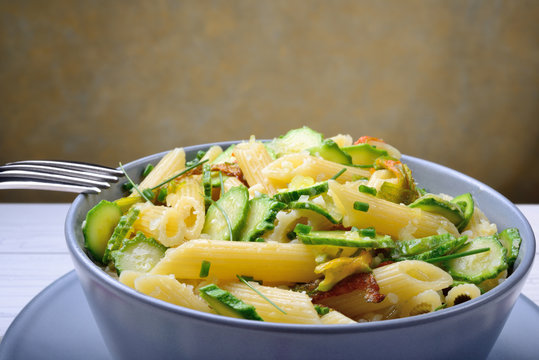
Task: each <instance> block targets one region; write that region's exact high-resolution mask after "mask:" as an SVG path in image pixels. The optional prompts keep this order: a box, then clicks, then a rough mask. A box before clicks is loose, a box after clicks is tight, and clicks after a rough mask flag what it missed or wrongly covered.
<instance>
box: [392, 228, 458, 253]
mask: <svg viewBox="0 0 539 360" xmlns="http://www.w3.org/2000/svg"><path fill="white" fill-rule="evenodd" d="M453 239H455V237H454V236H453V235H451V234H449V233H446V234H440V235H432V236H427V237H422V238H419V239H410V240H400V241H398V242H397V246H396V248H395V253H398V256H413V255H418V254H421V253H423V252H426V251H430V250H432V249H434V248H436V247H438V246H440V245H441V244H443V243H446V242H448V241H451V240H453Z"/></svg>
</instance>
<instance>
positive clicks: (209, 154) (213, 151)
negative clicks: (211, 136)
mask: <svg viewBox="0 0 539 360" xmlns="http://www.w3.org/2000/svg"><path fill="white" fill-rule="evenodd" d="M222 152H223V148H222V147H220V146H219V145H214V146H212V147H210V148H209V149H208V151H206V153H205V154H204V156H203V157H202V158H201V159H200V161H204V160H208V161H209V162H212V161H213V160H215V159H216V158H217V157H218V156H219V155H221V153H222Z"/></svg>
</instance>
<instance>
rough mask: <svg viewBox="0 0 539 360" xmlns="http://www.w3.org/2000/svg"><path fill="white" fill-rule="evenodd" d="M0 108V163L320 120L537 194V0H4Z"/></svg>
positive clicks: (118, 156)
mask: <svg viewBox="0 0 539 360" xmlns="http://www.w3.org/2000/svg"><path fill="white" fill-rule="evenodd" d="M0 124H1V128H0V162H1V163H4V162H7V161H13V160H20V159H34V158H53V159H77V160H83V161H90V162H97V163H102V164H106V165H112V166H116V165H117V163H118V161H122V162H129V161H131V160H133V159H136V158H138V157H140V156H143V155H147V154H150V153H154V152H158V151H163V150H166V149H170V148H172V147H174V146H187V145H192V144H197V143H202V142H213V141H221V140H230V139H242V138H247V137H248V136H249V135H251V134H256V135H257V137H259V138H270V137H275V136H277V135H280V134H282V133H284V132H286V130H288V129H290V128H294V127H299V126H302V125H308V126H310V127H312V128H314V129H317V130H319V131H321V132H322V133H324V134H325V135H327V136H331V135H334V134H336V133H351V134H353V135H354V137H358V136H360V135H367V134H368V135H372V136H376V137H381V138H383V139H385V140H386V141H388V142H390V143H392V144H394V145H395V146H397V147H398V148H399V149H400V150H401V151H402V152H404V153H406V154H409V155H414V156H419V157H423V158H426V159H429V160H433V161H436V162H439V163H442V164H444V165H447V166H449V167H452V168H455V169H457V170H459V171H462V172H464V173H466V174H468V175H471V176H473V177H475V178H477V179H479V180H481V181H483V182H485V183H487V184H488V185H490V186H492V187H494V188H496V189H498V190H499V191H500V192H502V193H503V194H504V195H506V196H508V197H509V198H510V199H512V200H513V201H515V202H528V203H529V202H539V190H538V189H539V171H538V165H537V155H538V154H539V151H538V150H539V146H538V144H539V1H533V0H531V1H525V0H513V1H496V0H490V1H479V0H475V1H473V0H469V1H462V0H461V1H458V0H455V1H450V0H447V1H434V0H431V1H427V0H424V1H404V0H395V1H254V0H253V1H144V0H129V1H73V0H71V1H40V0H26V1H9V0H0ZM71 198H72V196H71V195H65V194H58V193H45V192H30V191H9V192H8V191H1V192H0V201H68V200H69V199H71Z"/></svg>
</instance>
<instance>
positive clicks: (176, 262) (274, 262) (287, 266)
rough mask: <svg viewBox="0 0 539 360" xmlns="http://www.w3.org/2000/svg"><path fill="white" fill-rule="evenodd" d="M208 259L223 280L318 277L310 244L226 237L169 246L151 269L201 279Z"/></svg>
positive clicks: (272, 279) (295, 280)
mask: <svg viewBox="0 0 539 360" xmlns="http://www.w3.org/2000/svg"><path fill="white" fill-rule="evenodd" d="M204 260H205V261H208V262H210V264H211V267H210V272H209V275H210V276H214V277H217V278H219V279H222V280H234V279H236V276H237V275H242V276H250V277H252V278H253V279H256V280H261V281H264V282H275V283H277V282H281V283H282V282H285V283H286V282H308V281H311V280H314V279H316V278H317V275H316V274H315V273H314V268H315V266H316V262H315V255H314V253H313V252H312V251H311V249H310V248H309V246H308V245H303V244H281V243H276V242H267V243H259V242H237V241H226V240H191V241H188V242H186V243H184V244H182V245H181V246H178V247H177V248H175V249H169V250H168V251H167V252H166V254H165V257H164V258H163V259H162V260H161V261H160V262H159V263H157V264H156V265H155V267H154V268H153V269H152V270H151V273H152V274H162V275H169V274H173V275H174V276H176V278H178V279H180V278H183V279H199V278H200V266H201V264H202V261H204Z"/></svg>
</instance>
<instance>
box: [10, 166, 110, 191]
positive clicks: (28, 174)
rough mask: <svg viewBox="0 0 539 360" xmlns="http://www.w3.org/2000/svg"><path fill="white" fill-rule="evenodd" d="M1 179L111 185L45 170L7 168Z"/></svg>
mask: <svg viewBox="0 0 539 360" xmlns="http://www.w3.org/2000/svg"><path fill="white" fill-rule="evenodd" d="M0 179H7V180H9V179H11V180H19V181H20V180H22V181H24V180H28V179H30V180H36V179H37V180H46V181H49V182H57V183H64V184H72V185H82V186H95V187H98V188H101V189H106V188H109V187H110V184H109V183H107V182H104V181H97V180H90V179H84V178H79V177H75V176H67V175H58V174H51V173H45V172H37V171H28V170H6V171H2V172H0Z"/></svg>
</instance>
